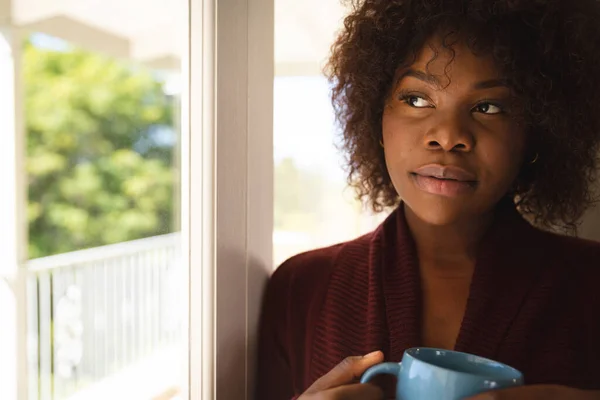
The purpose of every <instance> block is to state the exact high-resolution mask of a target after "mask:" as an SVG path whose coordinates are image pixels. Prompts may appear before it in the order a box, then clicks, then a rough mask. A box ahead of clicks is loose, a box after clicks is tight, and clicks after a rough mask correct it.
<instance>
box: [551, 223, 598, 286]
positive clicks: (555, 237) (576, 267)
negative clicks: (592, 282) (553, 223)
mask: <svg viewBox="0 0 600 400" xmlns="http://www.w3.org/2000/svg"><path fill="white" fill-rule="evenodd" d="M541 235H542V243H543V246H544V249H545V251H546V252H547V254H548V255H549V256H551V259H553V260H555V262H556V264H557V265H559V266H560V267H563V268H568V269H569V270H570V271H571V272H574V273H581V274H584V275H586V274H591V275H595V276H598V274H600V242H596V241H593V240H587V239H582V238H577V237H573V236H564V235H559V234H555V233H549V232H542V233H541Z"/></svg>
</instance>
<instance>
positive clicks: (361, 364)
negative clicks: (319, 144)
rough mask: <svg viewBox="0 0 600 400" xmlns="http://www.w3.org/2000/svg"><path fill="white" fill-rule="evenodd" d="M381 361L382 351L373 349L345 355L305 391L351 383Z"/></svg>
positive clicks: (309, 391) (313, 391)
mask: <svg viewBox="0 0 600 400" xmlns="http://www.w3.org/2000/svg"><path fill="white" fill-rule="evenodd" d="M382 361H383V353H382V352H381V351H374V352H372V353H369V354H367V355H365V356H357V357H347V358H345V359H344V360H343V361H342V362H341V363H339V364H338V365H336V366H335V367H334V368H333V369H332V370H331V371H329V372H328V373H327V374H325V375H323V376H322V377H321V378H319V379H318V380H317V381H316V382H315V383H314V384H313V385H312V386H311V387H310V388H309V389H308V390H307V391H306V393H316V392H320V391H322V390H327V389H331V388H334V387H338V386H341V385H346V384H348V383H352V382H353V381H355V380H356V379H358V378H360V376H361V375H362V374H363V373H364V372H365V371H366V370H367V369H368V368H370V367H372V366H373V365H375V364H379V363H381V362H382Z"/></svg>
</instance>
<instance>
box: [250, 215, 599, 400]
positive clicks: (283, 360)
mask: <svg viewBox="0 0 600 400" xmlns="http://www.w3.org/2000/svg"><path fill="white" fill-rule="evenodd" d="M402 210H403V208H402V207H400V208H399V209H398V210H397V211H396V212H394V213H393V214H392V215H390V217H389V218H387V220H386V221H385V222H384V223H383V224H382V225H381V226H380V227H379V228H377V230H375V231H374V232H372V233H370V234H367V235H365V236H362V237H360V238H358V239H355V240H353V241H350V242H346V243H342V244H339V245H336V246H332V247H328V248H325V249H319V250H314V251H311V252H308V253H304V254H300V255H298V256H295V257H292V258H291V259H290V260H288V261H286V262H285V263H284V264H283V265H281V266H280V267H279V268H278V270H277V271H276V272H275V273H274V274H273V276H272V278H271V280H270V283H269V285H268V287H267V291H266V295H265V300H264V307H263V315H262V321H261V329H260V340H259V354H258V357H259V366H258V382H257V399H260V400H289V399H291V398H293V397H294V396H298V395H299V394H301V393H302V392H303V391H304V390H306V389H307V388H308V387H309V386H310V385H311V384H312V383H313V382H314V381H315V380H316V379H317V378H319V377H320V376H322V375H324V374H325V373H327V372H328V371H329V370H330V369H331V368H333V367H334V366H335V365H336V364H337V363H339V362H340V361H341V360H342V359H343V358H345V357H346V356H351V355H362V354H366V353H368V352H370V351H373V350H382V351H383V352H384V354H385V357H386V360H391V361H399V360H400V359H401V358H402V353H403V352H404V350H406V349H407V348H409V347H414V346H419V345H421V333H420V326H421V324H420V318H421V293H420V284H419V282H420V280H419V271H418V262H417V258H416V251H415V247H414V242H413V240H412V237H411V235H410V233H409V230H408V227H407V225H406V221H405V217H404V212H403V211H402ZM455 349H456V350H459V351H465V352H469V353H473V354H478V355H481V356H483V357H488V358H492V359H495V360H498V361H501V362H504V363H507V364H509V365H512V366H514V367H516V368H518V369H519V370H521V371H522V372H523V373H524V376H525V381H526V383H527V384H535V383H554V384H561V385H567V386H572V387H578V388H583V389H600V244H599V243H596V242H591V241H585V240H581V239H575V238H569V237H564V236H559V235H555V234H551V233H547V232H543V231H540V230H538V229H535V228H533V227H532V226H531V225H529V224H528V223H527V222H526V221H524V220H523V219H522V218H521V216H520V215H519V214H518V213H517V211H516V210H515V209H514V207H512V206H503V207H500V208H499V210H498V213H497V216H496V219H495V222H494V224H493V225H492V227H491V228H490V230H489V231H488V233H487V234H486V236H485V237H484V239H483V241H482V245H481V247H480V252H479V254H478V257H477V263H476V267H475V271H474V275H473V279H472V284H471V290H470V294H469V299H468V302H467V308H466V310H465V315H464V319H463V322H462V326H461V329H460V333H459V335H458V339H457V343H456V347H455Z"/></svg>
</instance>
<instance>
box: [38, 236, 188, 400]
mask: <svg viewBox="0 0 600 400" xmlns="http://www.w3.org/2000/svg"><path fill="white" fill-rule="evenodd" d="M27 270H28V282H27V302H28V320H29V321H28V354H29V356H28V358H29V399H30V400H62V399H75V398H82V399H92V398H104V399H106V398H111V399H112V400H115V399H119V398H131V399H133V398H135V399H150V398H153V397H155V396H158V395H160V394H162V393H166V392H169V391H173V390H174V388H176V386H177V383H178V381H177V379H178V378H179V376H178V375H177V372H176V371H177V365H170V364H173V363H174V364H177V362H176V358H177V351H178V349H179V346H178V345H179V343H180V339H181V327H182V324H181V323H182V317H183V315H181V313H180V310H182V309H183V308H184V307H182V303H181V301H182V297H181V296H180V295H181V293H182V286H181V285H182V284H183V280H182V279H181V277H182V272H183V271H182V264H181V262H180V236H179V234H177V233H175V234H169V235H164V236H157V237H152V238H148V239H142V240H136V241H132V242H127V243H120V244H116V245H110V246H104V247H99V248H94V249H89V250H82V251H76V252H72V253H67V254H61V255H57V256H52V257H46V258H40V259H36V260H31V261H29V262H28V264H27ZM174 359H175V360H174ZM136 370H138V371H140V372H139V373H137V374H136V372H135V371H136ZM141 371H143V372H141ZM125 374H126V375H127V378H123V379H119V376H120V375H123V377H124V376H125ZM136 380H137V382H136ZM123 385H125V386H123ZM127 385H129V386H131V387H133V388H134V392H135V396H133V397H132V396H131V395H130V394H126V393H127V391H128V389H127V387H126V386H127ZM82 393H86V395H85V396H82ZM132 393H133V392H132ZM107 396H110V397H107Z"/></svg>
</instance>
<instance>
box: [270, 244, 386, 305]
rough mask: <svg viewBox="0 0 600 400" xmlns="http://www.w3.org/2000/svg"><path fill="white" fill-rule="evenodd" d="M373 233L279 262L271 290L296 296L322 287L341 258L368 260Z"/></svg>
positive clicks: (273, 276)
mask: <svg viewBox="0 0 600 400" xmlns="http://www.w3.org/2000/svg"><path fill="white" fill-rule="evenodd" d="M374 235H375V232H371V233H368V234H366V235H363V236H361V237H358V238H356V239H354V240H350V241H347V242H343V243H338V244H335V245H333V246H328V247H323V248H319V249H315V250H311V251H307V252H303V253H300V254H297V255H295V256H293V257H291V258H289V259H288V260H286V261H285V262H283V263H282V264H281V265H280V266H279V267H278V268H277V269H276V270H275V272H274V273H273V275H272V276H271V279H270V282H269V287H270V289H271V290H276V291H280V290H281V289H283V290H284V291H285V292H287V294H288V295H296V294H299V293H298V291H301V292H302V291H307V290H308V291H311V292H312V291H314V290H315V289H318V288H319V287H324V286H326V283H327V281H328V278H329V276H330V275H331V272H332V271H333V269H334V268H335V266H336V265H337V264H338V261H339V260H340V258H341V257H344V256H345V255H347V254H352V256H353V257H355V258H357V259H361V258H363V257H364V259H366V258H367V257H368V248H369V243H370V242H371V239H372V238H373V236H374Z"/></svg>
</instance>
